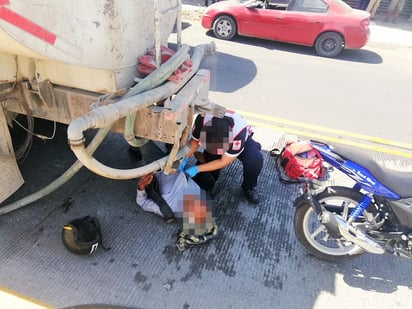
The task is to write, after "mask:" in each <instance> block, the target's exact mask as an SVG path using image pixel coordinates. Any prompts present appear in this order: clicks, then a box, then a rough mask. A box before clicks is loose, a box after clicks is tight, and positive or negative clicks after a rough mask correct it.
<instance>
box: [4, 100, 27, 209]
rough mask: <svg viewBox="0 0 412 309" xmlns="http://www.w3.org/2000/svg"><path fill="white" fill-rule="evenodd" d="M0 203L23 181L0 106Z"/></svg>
mask: <svg viewBox="0 0 412 309" xmlns="http://www.w3.org/2000/svg"><path fill="white" fill-rule="evenodd" d="M0 171H1V173H0V203H2V202H3V201H4V200H5V199H6V198H8V197H9V196H10V195H12V194H13V193H14V192H15V191H16V190H17V189H18V188H20V186H21V185H22V184H23V183H24V180H23V177H22V176H21V173H20V170H19V167H18V166H17V162H16V158H15V156H14V151H13V145H12V142H11V137H10V133H9V128H8V126H7V121H6V117H5V115H4V111H3V109H2V108H0Z"/></svg>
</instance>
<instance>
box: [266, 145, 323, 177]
mask: <svg viewBox="0 0 412 309" xmlns="http://www.w3.org/2000/svg"><path fill="white" fill-rule="evenodd" d="M271 154H272V156H277V157H278V160H279V163H280V166H281V167H282V168H283V170H284V172H285V174H286V176H287V177H289V178H290V179H297V178H299V177H306V178H312V179H319V178H321V177H322V176H323V174H324V172H325V171H324V167H323V165H322V157H321V155H320V153H319V151H317V150H316V149H315V148H314V147H312V145H311V143H310V141H298V142H292V141H288V142H286V145H285V147H284V148H283V149H282V151H281V152H280V153H277V155H276V149H274V150H272V151H271Z"/></svg>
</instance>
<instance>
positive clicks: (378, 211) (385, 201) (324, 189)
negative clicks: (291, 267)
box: [294, 140, 412, 262]
mask: <svg viewBox="0 0 412 309" xmlns="http://www.w3.org/2000/svg"><path fill="white" fill-rule="evenodd" d="M311 144H312V146H313V147H314V148H315V149H317V150H318V151H319V153H320V154H321V156H322V160H323V162H325V164H326V165H328V166H329V167H331V168H333V169H337V170H339V171H341V172H342V173H344V174H345V175H347V176H348V177H350V178H351V179H352V180H353V181H354V185H353V187H344V186H328V185H325V182H323V181H319V180H314V179H307V178H301V179H299V180H300V182H302V186H301V191H300V195H299V196H298V197H297V199H296V200H295V202H294V206H295V207H296V210H295V215H294V229H295V234H296V236H297V238H298V240H299V242H300V243H301V244H302V245H303V246H304V247H305V249H306V250H307V251H308V252H309V254H311V255H313V256H315V257H317V258H319V259H322V260H326V261H330V262H339V261H344V260H348V259H351V258H355V257H358V256H359V255H361V254H363V253H365V252H369V253H374V254H384V253H391V254H394V255H396V256H399V257H403V258H408V259H412V172H400V171H394V170H390V169H388V168H385V167H383V166H381V165H379V164H378V163H377V162H375V161H374V160H373V159H371V158H370V157H369V156H368V155H367V154H365V152H363V151H360V150H355V149H353V148H349V147H348V146H342V145H329V144H326V143H323V142H319V141H313V140H312V141H311Z"/></svg>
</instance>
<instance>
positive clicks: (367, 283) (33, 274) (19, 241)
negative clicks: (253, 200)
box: [0, 126, 412, 308]
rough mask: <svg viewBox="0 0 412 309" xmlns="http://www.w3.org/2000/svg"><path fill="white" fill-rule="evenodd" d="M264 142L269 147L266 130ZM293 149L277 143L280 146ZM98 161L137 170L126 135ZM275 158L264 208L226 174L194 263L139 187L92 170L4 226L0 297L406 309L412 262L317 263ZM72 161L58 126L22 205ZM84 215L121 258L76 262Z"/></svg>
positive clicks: (102, 255) (63, 303) (231, 172)
mask: <svg viewBox="0 0 412 309" xmlns="http://www.w3.org/2000/svg"><path fill="white" fill-rule="evenodd" d="M259 137H260V138H261V140H262V142H263V143H264V142H266V144H270V142H269V141H268V140H267V139H266V138H265V137H264V136H263V135H259V130H257V132H256V139H258V140H259ZM284 138H285V137H284V136H283V135H281V134H280V133H279V135H278V136H273V135H272V136H271V143H272V144H273V141H276V142H277V143H278V144H279V145H281V144H282V143H283V142H284ZM266 149H267V148H266ZM113 153H116V155H115V156H113ZM40 156H41V157H42V158H43V160H42V162H39V160H38V158H39V157H40ZM96 158H98V159H99V160H102V161H103V162H106V163H107V164H110V165H111V166H116V167H123V168H128V167H132V166H135V165H136V164H138V163H137V162H136V160H135V158H134V157H133V154H131V153H129V152H128V150H127V146H126V144H125V142H124V140H123V138H122V137H120V136H117V135H115V134H113V135H110V136H109V137H108V138H107V139H106V140H105V141H104V144H103V145H102V146H101V149H100V150H98V152H97V154H96ZM264 158H265V162H264V168H263V173H262V175H261V178H260V186H259V193H260V195H261V198H262V202H261V203H260V205H259V206H252V205H249V204H248V203H247V202H246V201H245V200H244V199H243V197H242V194H241V191H240V187H239V186H240V182H241V166H240V165H239V164H238V163H235V164H233V165H231V166H230V167H228V168H226V169H225V170H224V171H223V174H222V177H221V179H220V183H219V187H218V190H217V192H216V194H215V195H214V199H215V202H216V205H217V211H216V213H217V218H218V219H217V220H218V225H219V229H220V232H219V235H218V237H217V238H216V239H214V240H212V241H211V242H210V243H209V244H206V245H204V246H198V247H193V248H190V249H188V250H186V251H185V252H183V253H181V252H179V251H177V249H176V248H175V246H174V242H175V237H174V234H175V232H176V231H177V229H178V227H177V226H176V225H174V224H170V225H168V224H166V223H164V222H163V221H162V220H161V219H160V218H158V217H156V216H155V215H152V214H149V213H145V212H144V211H142V210H140V209H139V208H138V207H137V206H136V204H135V201H134V199H135V186H136V181H134V180H129V181H113V180H109V179H105V178H102V177H99V176H96V175H94V174H92V173H91V172H89V171H88V170H86V169H82V170H81V171H80V172H79V173H78V174H77V175H76V176H75V177H74V178H73V179H72V180H71V181H70V182H69V183H67V184H66V185H64V186H63V187H62V188H60V189H59V190H57V191H55V192H54V193H52V194H50V195H49V196H47V197H45V198H43V199H42V200H40V201H38V202H36V203H34V204H32V205H30V206H28V207H26V208H23V209H21V210H19V211H16V212H14V213H11V214H8V215H4V216H1V217H0V230H1V237H0V248H1V250H0V287H1V288H7V289H8V290H12V291H13V292H15V293H17V294H19V295H24V296H26V297H30V298H32V299H36V300H37V301H40V302H42V303H45V304H48V305H50V306H51V307H54V308H65V307H70V306H75V305H89V306H88V307H87V308H91V307H90V305H91V304H101V305H103V304H104V305H111V306H114V305H117V306H125V307H130V308H329V307H331V306H333V307H334V308H346V307H347V306H348V304H350V305H351V307H352V308H360V307H362V308H375V307H379V308H407V307H408V305H410V296H411V295H412V294H411V289H412V280H411V278H410V274H411V264H410V261H406V260H401V259H398V258H392V257H391V256H375V255H369V254H365V255H363V256H362V257H360V258H358V259H355V260H352V261H349V262H345V263H342V264H329V263H325V262H322V261H320V260H317V259H315V258H313V257H310V256H308V255H307V254H306V252H305V251H304V249H303V248H302V247H301V246H300V245H299V243H297V241H296V238H295V235H294V232H293V211H294V210H293V207H292V201H293V199H294V198H295V197H296V195H297V192H298V191H297V187H296V186H295V185H284V184H281V183H280V182H279V181H278V175H277V173H276V170H275V168H274V162H273V159H272V158H271V157H270V156H269V154H268V153H267V152H266V151H265V153H264ZM73 160H74V158H73V154H72V153H71V151H70V150H69V148H68V146H67V145H66V139H65V127H64V126H59V131H58V138H57V141H54V142H50V143H48V142H46V143H43V142H38V141H36V142H35V144H34V146H33V150H32V152H31V153H30V156H29V157H28V158H27V160H26V161H25V162H24V163H23V166H22V171H23V173H24V177H25V179H26V180H27V184H26V185H25V186H24V187H23V188H22V189H21V190H20V191H19V192H18V193H17V194H16V195H15V196H13V199H17V198H18V197H20V196H26V195H27V194H28V193H29V192H32V191H34V190H36V189H37V188H40V187H42V186H44V185H45V184H48V183H49V181H50V179H54V178H55V177H56V176H57V175H59V174H60V173H62V172H63V171H64V170H65V169H66V168H67V167H68V166H69V165H70V164H71V162H72V161H73ZM397 165H398V166H399V162H397ZM83 215H94V216H96V217H97V218H98V219H99V220H100V223H101V226H102V232H103V239H104V244H105V245H106V246H108V247H111V249H110V250H108V251H104V250H102V249H100V250H98V251H97V252H96V254H94V255H92V256H76V255H73V254H71V253H69V252H68V251H66V249H65V248H64V247H63V245H62V243H61V240H60V232H61V228H62V226H63V225H64V223H66V222H67V221H68V220H70V219H72V218H76V217H79V216H83ZM0 308H1V305H0Z"/></svg>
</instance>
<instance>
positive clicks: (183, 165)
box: [177, 157, 189, 172]
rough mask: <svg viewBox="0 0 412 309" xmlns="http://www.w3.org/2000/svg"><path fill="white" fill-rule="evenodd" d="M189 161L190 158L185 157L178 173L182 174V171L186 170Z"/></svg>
mask: <svg viewBox="0 0 412 309" xmlns="http://www.w3.org/2000/svg"><path fill="white" fill-rule="evenodd" d="M187 161H189V158H188V157H184V158H183V160H182V162H180V165H179V167H178V168H177V171H178V172H181V171H183V170H184V169H185V166H186V164H187Z"/></svg>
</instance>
